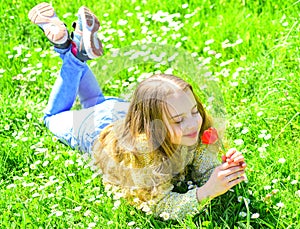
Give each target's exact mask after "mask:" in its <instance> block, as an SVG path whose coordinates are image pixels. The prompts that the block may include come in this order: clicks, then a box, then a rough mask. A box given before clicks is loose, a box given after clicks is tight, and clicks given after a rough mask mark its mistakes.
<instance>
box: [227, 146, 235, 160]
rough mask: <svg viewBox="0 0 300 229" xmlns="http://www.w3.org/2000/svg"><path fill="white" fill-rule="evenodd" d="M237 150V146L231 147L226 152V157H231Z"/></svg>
mask: <svg viewBox="0 0 300 229" xmlns="http://www.w3.org/2000/svg"><path fill="white" fill-rule="evenodd" d="M235 152H236V149H235V148H231V149H229V150H228V151H227V153H226V157H227V158H231V156H232V155H233V154H234V153H235Z"/></svg>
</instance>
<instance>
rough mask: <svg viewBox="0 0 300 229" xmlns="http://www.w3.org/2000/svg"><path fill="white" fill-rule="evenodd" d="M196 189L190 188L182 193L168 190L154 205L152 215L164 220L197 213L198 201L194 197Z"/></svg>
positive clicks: (181, 217)
mask: <svg viewBox="0 0 300 229" xmlns="http://www.w3.org/2000/svg"><path fill="white" fill-rule="evenodd" d="M196 191H197V190H196V189H192V190H189V191H188V192H187V193H184V194H181V193H177V192H169V193H168V194H166V195H165V196H164V197H163V198H162V199H161V200H160V201H158V202H157V204H156V205H155V207H154V209H153V213H154V215H156V216H159V217H162V218H163V219H165V220H167V219H175V220H178V219H183V218H185V217H186V216H187V215H194V214H196V213H198V211H199V210H198V209H199V203H198V200H197V198H196Z"/></svg>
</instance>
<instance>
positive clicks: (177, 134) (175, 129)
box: [170, 125, 182, 144]
mask: <svg viewBox="0 0 300 229" xmlns="http://www.w3.org/2000/svg"><path fill="white" fill-rule="evenodd" d="M170 133H171V141H172V143H173V144H180V142H181V137H182V130H181V128H180V127H179V126H175V125H174V126H173V125H171V131H170Z"/></svg>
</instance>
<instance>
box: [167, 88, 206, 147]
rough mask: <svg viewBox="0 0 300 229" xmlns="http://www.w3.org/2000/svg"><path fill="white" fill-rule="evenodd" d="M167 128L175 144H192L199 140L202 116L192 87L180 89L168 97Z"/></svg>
mask: <svg viewBox="0 0 300 229" xmlns="http://www.w3.org/2000/svg"><path fill="white" fill-rule="evenodd" d="M166 102H167V109H168V111H169V114H170V117H166V118H167V120H168V121H167V122H166V125H167V128H168V130H169V131H170V133H171V142H172V143H173V144H179V145H185V146H192V145H194V144H196V143H197V142H198V139H199V132H200V129H201V125H202V117H201V115H200V113H199V111H198V109H197V103H196V100H195V98H194V95H193V93H192V91H191V90H190V89H187V90H185V91H182V90H178V91H177V92H175V93H174V94H172V95H170V96H168V97H167V100H166Z"/></svg>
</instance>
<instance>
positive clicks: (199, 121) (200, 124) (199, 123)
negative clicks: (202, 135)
mask: <svg viewBox="0 0 300 229" xmlns="http://www.w3.org/2000/svg"><path fill="white" fill-rule="evenodd" d="M197 123H198V128H199V130H200V129H201V126H202V123H203V119H202V117H201V116H200V115H199V117H198V118H197Z"/></svg>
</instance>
